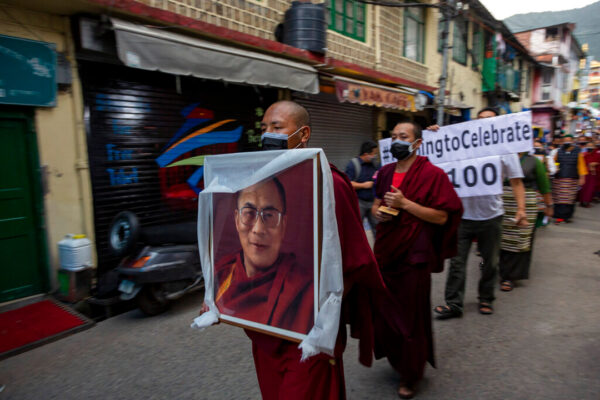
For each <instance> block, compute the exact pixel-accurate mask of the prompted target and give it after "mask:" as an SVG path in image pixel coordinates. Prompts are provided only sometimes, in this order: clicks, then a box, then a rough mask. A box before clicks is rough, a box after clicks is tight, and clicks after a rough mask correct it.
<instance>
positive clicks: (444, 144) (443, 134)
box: [379, 111, 534, 197]
mask: <svg viewBox="0 0 600 400" xmlns="http://www.w3.org/2000/svg"><path fill="white" fill-rule="evenodd" d="M533 136H534V132H533V130H532V129H531V111H525V112H520V113H514V114H506V115H501V116H499V117H494V118H484V119H477V120H472V121H467V122H461V123H459V124H454V125H448V126H443V127H441V128H440V129H439V130H438V131H437V132H432V131H423V143H422V144H421V147H419V150H417V154H419V155H421V156H426V157H427V158H429V161H431V163H433V164H434V165H436V166H438V167H440V168H442V169H443V170H444V171H446V173H447V174H448V177H449V178H450V181H451V182H452V183H453V184H454V189H455V190H456V193H457V194H458V196H459V197H472V196H483V195H496V194H502V163H501V161H500V157H499V156H501V155H505V154H515V153H520V152H529V151H531V150H532V149H533ZM391 146H392V139H391V138H386V139H382V140H380V141H379V153H380V156H381V165H382V166H384V165H386V164H389V163H393V162H396V159H395V158H394V157H393V156H392V153H391V151H390V148H391Z"/></svg>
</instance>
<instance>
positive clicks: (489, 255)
mask: <svg viewBox="0 0 600 400" xmlns="http://www.w3.org/2000/svg"><path fill="white" fill-rule="evenodd" d="M501 235H502V216H499V217H496V218H492V219H488V220H485V221H472V220H468V219H463V220H462V221H461V222H460V226H459V227H458V252H457V254H456V256H455V257H453V258H452V260H451V261H450V269H449V270H448V278H447V280H446V304H448V306H450V307H451V308H452V309H454V310H456V311H460V312H462V311H463V301H464V297H465V282H466V280H467V259H468V256H469V250H470V249H471V242H472V241H473V239H475V238H476V239H477V247H478V248H479V252H480V253H481V257H482V258H483V268H482V270H481V278H480V279H479V301H480V302H485V303H490V304H491V303H492V302H493V301H494V299H495V297H494V286H495V284H496V276H497V271H498V261H499V257H500V239H501Z"/></svg>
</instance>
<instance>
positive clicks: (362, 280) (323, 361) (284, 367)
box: [246, 165, 385, 400]
mask: <svg viewBox="0 0 600 400" xmlns="http://www.w3.org/2000/svg"><path fill="white" fill-rule="evenodd" d="M331 170H332V175H333V187H334V195H335V213H336V218H337V223H338V232H339V237H340V244H341V248H342V264H343V272H344V292H345V295H344V299H343V302H342V320H341V322H340V329H339V332H338V337H337V341H336V346H335V350H334V357H330V356H328V355H326V354H318V355H316V356H314V357H310V358H309V359H308V360H306V361H305V362H300V357H301V355H302V353H301V351H300V350H299V349H298V344H297V343H292V342H289V341H286V340H281V339H277V338H275V337H273V336H268V335H265V334H262V333H258V332H254V331H249V330H246V334H247V335H248V336H249V337H250V339H251V340H252V353H253V355H254V365H255V367H256V374H257V377H258V383H259V385H260V390H261V393H262V396H263V399H265V400H271V399H286V400H287V399H290V400H295V399H298V400H301V399H302V400H303V399H330V400H333V399H345V398H346V392H345V387H344V386H345V385H344V367H343V363H342V353H343V352H344V349H345V347H346V324H350V334H351V336H352V337H354V338H357V339H359V340H360V342H359V360H360V362H361V363H363V364H364V365H367V366H370V365H371V363H372V358H373V346H374V330H373V323H372V317H371V310H372V307H373V305H372V299H373V297H374V296H373V294H374V293H378V292H381V291H384V290H385V286H384V284H383V280H382V278H381V275H380V273H379V270H378V268H377V263H376V261H375V257H374V256H373V252H372V251H371V248H370V247H369V242H368V241H367V237H366V235H365V230H364V228H363V226H362V221H361V220H360V213H359V210H358V200H357V197H356V194H355V192H354V190H353V189H352V185H351V184H350V180H349V179H348V178H347V177H346V175H345V174H344V173H342V172H340V171H339V170H338V169H337V168H335V167H334V166H333V165H331Z"/></svg>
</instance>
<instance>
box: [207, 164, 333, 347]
mask: <svg viewBox="0 0 600 400" xmlns="http://www.w3.org/2000/svg"><path fill="white" fill-rule="evenodd" d="M272 164H273V163H271V164H269V165H268V166H266V167H263V168H257V169H256V171H255V173H253V174H251V175H250V176H249V177H248V179H246V180H245V182H247V185H242V187H236V189H237V190H235V191H233V190H232V191H231V192H226V191H221V192H218V191H215V192H214V193H212V202H211V205H212V207H211V212H210V225H211V235H210V239H211V240H210V244H211V246H210V252H211V254H210V258H211V265H212V271H211V272H212V285H211V286H212V287H210V288H209V287H207V288H206V290H212V297H213V300H214V304H215V305H216V307H217V309H218V313H219V319H220V320H221V321H223V322H226V323H230V324H233V325H237V326H241V327H244V328H246V329H251V330H256V331H260V332H263V333H267V334H271V335H274V336H278V337H282V338H285V339H289V340H293V341H297V342H300V341H302V340H303V339H304V338H305V337H306V335H307V334H308V333H309V332H310V330H311V329H312V327H313V325H314V324H315V321H316V316H317V314H318V312H319V310H318V304H319V301H318V298H319V297H318V293H319V292H318V290H319V260H320V258H319V249H320V219H319V218H320V212H319V210H320V207H322V196H321V195H320V193H321V191H320V187H319V184H320V180H321V169H320V165H319V157H318V155H315V156H314V157H311V158H308V159H305V160H302V161H300V162H297V163H294V164H293V165H288V164H287V163H285V162H280V163H279V164H278V163H275V165H272ZM236 172H239V171H236V169H235V168H232V169H231V171H230V173H232V174H235V173H236ZM223 173H225V171H223V172H222V173H221V176H219V179H220V182H221V183H223V182H226V181H227V178H226V177H223V176H222V174H223ZM245 173H246V174H249V172H248V171H246V172H245Z"/></svg>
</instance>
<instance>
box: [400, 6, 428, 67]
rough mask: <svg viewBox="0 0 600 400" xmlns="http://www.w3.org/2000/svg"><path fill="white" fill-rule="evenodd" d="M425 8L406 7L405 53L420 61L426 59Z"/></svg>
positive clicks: (408, 56) (405, 55)
mask: <svg viewBox="0 0 600 400" xmlns="http://www.w3.org/2000/svg"><path fill="white" fill-rule="evenodd" d="M424 50H425V9H424V8H421V7H409V8H406V9H404V49H403V55H404V57H406V58H410V59H411V60H415V61H418V62H420V63H422V62H424V61H425V56H424Z"/></svg>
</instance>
